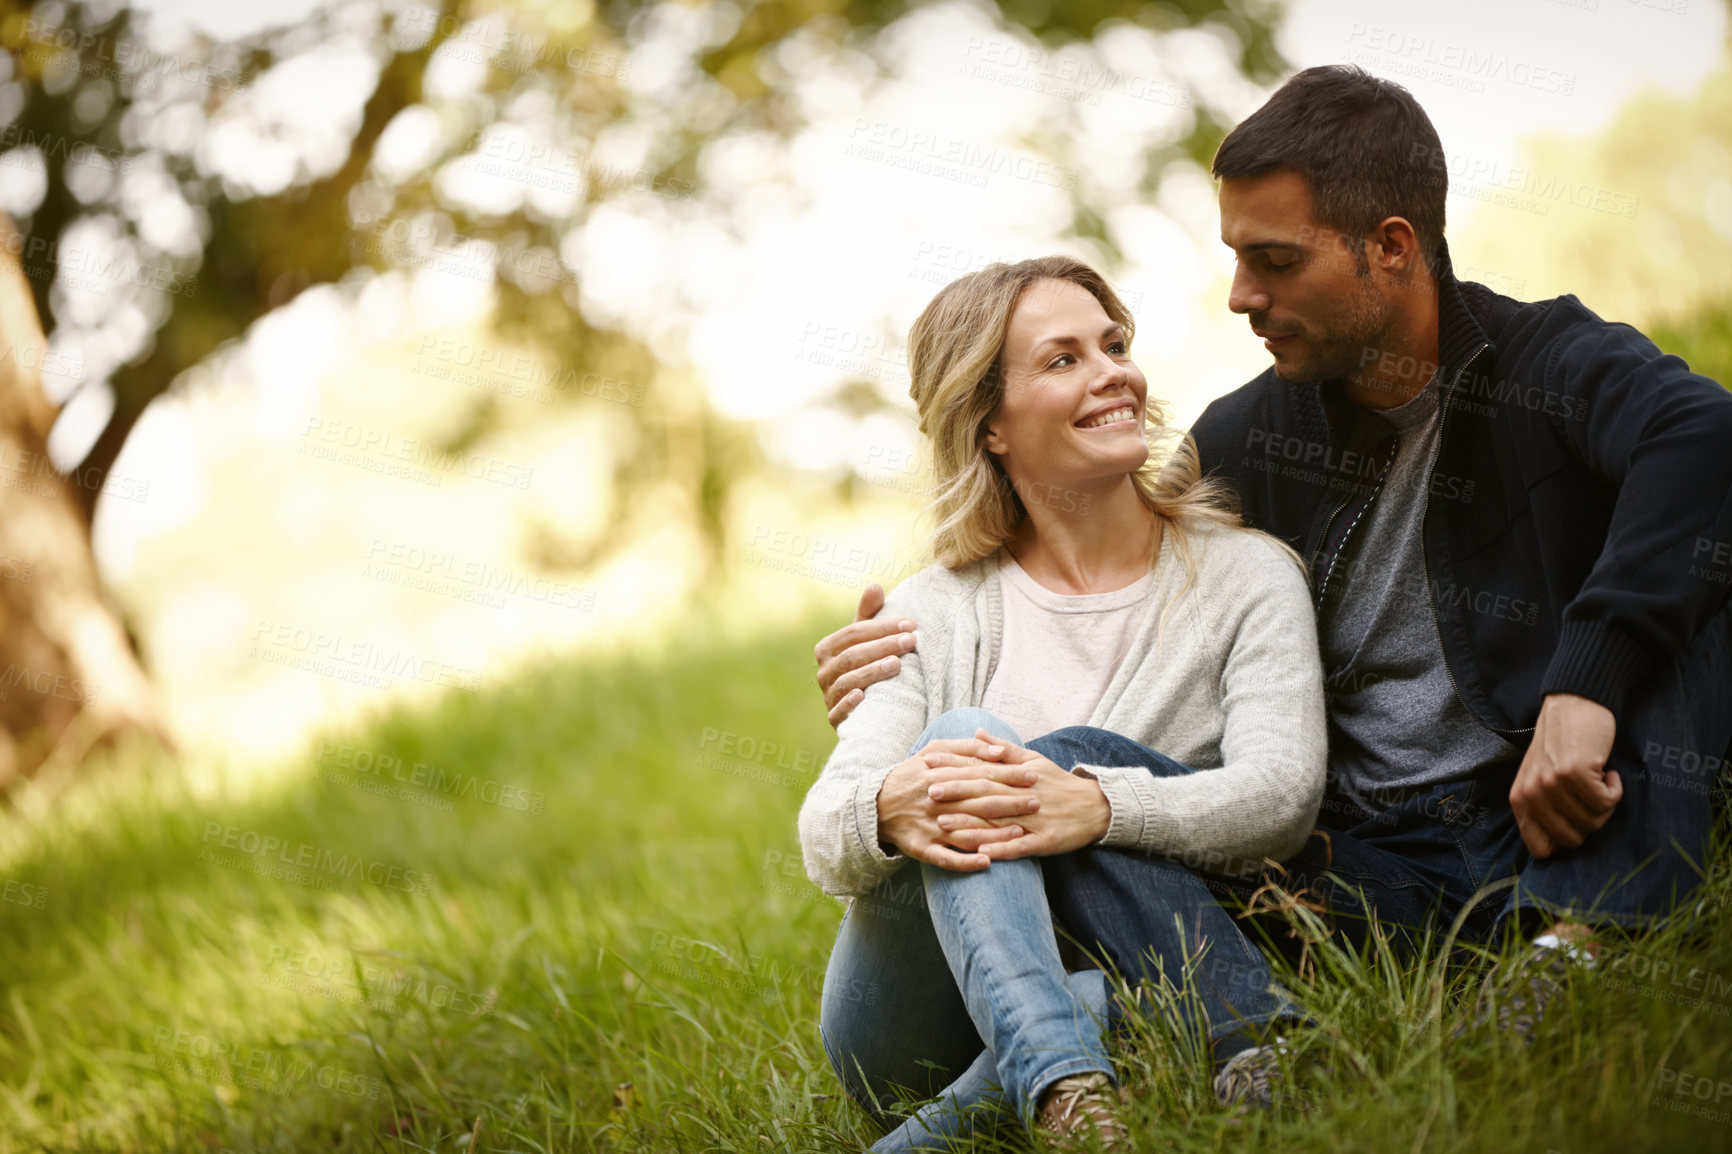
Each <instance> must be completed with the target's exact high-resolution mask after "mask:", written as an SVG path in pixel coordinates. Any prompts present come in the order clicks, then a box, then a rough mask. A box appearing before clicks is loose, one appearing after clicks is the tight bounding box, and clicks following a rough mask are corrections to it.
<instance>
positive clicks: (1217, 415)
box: [1191, 256, 1732, 744]
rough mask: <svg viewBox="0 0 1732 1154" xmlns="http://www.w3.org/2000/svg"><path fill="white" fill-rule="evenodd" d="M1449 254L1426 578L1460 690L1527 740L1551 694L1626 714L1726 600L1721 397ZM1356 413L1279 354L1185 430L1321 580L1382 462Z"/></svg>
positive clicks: (1586, 315)
mask: <svg viewBox="0 0 1732 1154" xmlns="http://www.w3.org/2000/svg"><path fill="white" fill-rule="evenodd" d="M1442 267H1443V272H1442V273H1441V275H1440V279H1439V281H1438V322H1439V323H1438V345H1439V358H1438V359H1439V361H1440V362H1441V371H1442V380H1441V386H1442V388H1443V391H1444V392H1443V397H1442V406H1443V416H1442V421H1443V427H1442V430H1441V432H1440V435H1439V445H1438V450H1437V456H1436V460H1435V462H1434V464H1433V467H1432V474H1431V484H1430V487H1429V498H1428V503H1427V508H1426V513H1425V530H1424V551H1425V563H1426V570H1427V574H1428V576H1429V578H1430V587H1431V594H1432V603H1433V605H1434V607H1435V610H1436V613H1437V624H1438V635H1439V637H1440V638H1441V639H1442V642H1443V652H1444V658H1445V663H1446V665H1447V667H1448V670H1449V674H1450V678H1451V680H1452V681H1453V682H1454V683H1455V686H1456V690H1457V693H1458V694H1459V695H1460V697H1461V700H1462V702H1463V703H1464V704H1465V705H1466V706H1467V708H1468V709H1469V710H1470V711H1471V712H1472V713H1473V715H1474V716H1475V717H1477V718H1478V719H1479V720H1480V722H1481V723H1482V724H1484V725H1486V726H1487V727H1489V728H1491V729H1493V730H1496V731H1498V732H1500V733H1502V734H1504V735H1505V736H1506V737H1508V738H1510V739H1511V740H1513V741H1516V742H1517V743H1518V744H1525V742H1526V740H1527V737H1528V735H1529V734H1530V733H1531V731H1532V729H1533V726H1534V721H1535V719H1536V718H1537V717H1538V715H1539V708H1540V702H1541V699H1542V698H1543V697H1544V696H1545V695H1546V694H1548V693H1574V694H1579V695H1581V696H1583V697H1587V698H1590V699H1592V700H1594V701H1597V702H1600V703H1601V704H1602V705H1605V706H1607V707H1608V708H1610V709H1612V710H1613V711H1614V712H1615V713H1618V714H1619V715H1620V716H1622V707H1623V705H1624V702H1625V698H1626V696H1627V695H1628V694H1629V691H1630V690H1631V688H1632V687H1633V686H1635V685H1636V684H1637V683H1638V682H1640V681H1641V680H1642V679H1643V677H1644V675H1646V674H1647V673H1648V672H1649V671H1650V670H1652V669H1655V668H1656V667H1658V666H1660V665H1662V664H1665V663H1669V662H1672V661H1673V660H1675V659H1678V658H1680V657H1681V656H1682V655H1683V654H1684V653H1685V651H1686V650H1688V649H1689V647H1690V645H1691V642H1692V640H1693V639H1694V637H1695V636H1696V634H1697V632H1698V630H1700V629H1701V627H1702V626H1703V625H1704V624H1705V623H1706V622H1707V621H1708V620H1709V619H1710V618H1711V617H1713V615H1714V614H1715V613H1716V612H1717V611H1718V610H1719V609H1720V607H1721V606H1722V605H1724V603H1725V601H1726V598H1727V595H1728V592H1729V591H1732V393H1728V392H1727V391H1726V390H1725V389H1723V388H1721V387H1720V386H1719V385H1718V384H1716V383H1715V382H1714V381H1712V380H1709V379H1708V378H1706V377H1703V376H1700V375H1698V374H1695V373H1692V372H1691V371H1690V369H1689V366H1687V365H1686V364H1685V363H1684V362H1683V361H1682V360H1680V359H1679V358H1678V357H1675V356H1670V355H1667V354H1664V353H1662V352H1660V350H1659V349H1658V348H1656V347H1655V346H1654V344H1653V342H1652V341H1650V340H1648V339H1647V338H1646V337H1644V336H1643V335H1642V334H1641V333H1639V332H1637V331H1636V330H1635V329H1633V328H1631V327H1630V326H1628V325H1623V324H1612V323H1609V322H1607V321H1604V320H1601V319H1600V318H1599V317H1598V316H1596V315H1594V313H1593V312H1591V311H1590V310H1589V309H1588V308H1587V307H1586V306H1584V305H1583V304H1582V303H1581V302H1580V301H1579V300H1577V299H1576V298H1575V297H1573V296H1563V297H1559V298H1557V299H1556V300H1550V301H1541V302H1536V303H1531V304H1529V303H1523V302H1521V301H1516V300H1511V299H1510V298H1508V297H1505V296H1500V295H1498V294H1497V293H1494V292H1492V291H1491V290H1490V289H1488V288H1486V287H1485V286H1484V285H1479V284H1474V283H1472V282H1467V281H1458V280H1457V279H1455V277H1454V275H1453V274H1452V273H1450V272H1449V268H1448V259H1447V256H1446V257H1445V260H1444V261H1443V262H1442ZM1370 355H1373V354H1368V356H1370ZM1385 367H1386V368H1394V369H1397V370H1398V371H1400V372H1405V373H1410V374H1411V373H1413V372H1415V371H1417V372H1419V373H1425V372H1426V371H1428V370H1429V366H1425V367H1423V368H1419V367H1417V366H1412V365H1399V364H1395V365H1386V366H1385ZM1416 379H1417V380H1420V381H1423V380H1424V379H1425V377H1424V376H1423V375H1420V376H1418V377H1417V378H1416ZM1351 413H1352V409H1351V406H1350V405H1349V404H1348V402H1347V401H1346V400H1345V399H1344V398H1343V397H1342V395H1341V390H1340V385H1339V383H1338V382H1326V383H1324V384H1321V385H1317V384H1310V385H1302V384H1292V383H1290V382H1287V381H1283V380H1281V379H1280V378H1278V377H1277V376H1276V375H1275V372H1274V369H1273V368H1271V369H1269V370H1268V371H1266V372H1264V373H1263V375H1262V376H1260V377H1258V378H1257V379H1256V380H1253V381H1252V382H1250V383H1249V384H1247V385H1245V386H1244V387H1242V388H1240V389H1237V390H1235V391H1234V392H1232V393H1229V394H1228V395H1227V396H1225V397H1222V398H1220V399H1219V400H1217V401H1215V402H1214V403H1213V404H1211V405H1210V406H1209V407H1208V409H1207V410H1205V411H1204V413H1203V415H1202V417H1201V418H1200V419H1199V420H1198V421H1197V423H1196V425H1195V426H1194V427H1193V428H1192V430H1191V432H1192V435H1193V436H1194V437H1195V438H1196V442H1197V449H1198V454H1199V457H1200V458H1201V461H1202V465H1203V469H1204V471H1205V472H1211V473H1218V474H1221V475H1223V476H1225V477H1227V478H1229V479H1230V480H1232V482H1233V483H1234V484H1235V486H1236V487H1237V488H1238V491H1239V494H1240V497H1241V499H1242V500H1243V503H1244V512H1245V519H1246V521H1247V523H1248V524H1250V525H1252V526H1254V527H1256V528H1259V529H1265V530H1267V531H1269V532H1270V533H1273V534H1274V535H1276V536H1278V537H1280V538H1282V539H1283V540H1285V541H1286V542H1287V543H1288V544H1290V545H1292V546H1293V547H1294V548H1295V549H1297V550H1298V551H1299V553H1300V555H1301V556H1303V557H1304V558H1305V559H1306V560H1307V562H1310V563H1311V564H1312V567H1313V573H1314V574H1320V573H1324V572H1326V571H1327V570H1328V569H1329V568H1330V565H1331V561H1332V559H1333V558H1332V555H1333V554H1335V553H1337V552H1338V551H1339V550H1340V548H1341V544H1342V541H1343V540H1344V534H1346V533H1347V532H1350V529H1349V528H1348V525H1349V523H1350V522H1351V520H1352V510H1353V509H1357V508H1358V507H1359V506H1361V505H1363V503H1364V502H1363V500H1362V499H1356V495H1358V497H1360V498H1362V497H1363V495H1364V494H1365V493H1366V492H1367V491H1368V489H1367V487H1368V486H1374V485H1375V484H1376V483H1377V479H1378V471H1379V470H1378V467H1379V465H1381V462H1380V461H1373V460H1371V459H1370V456H1369V455H1367V456H1364V457H1361V456H1358V455H1355V454H1351V453H1348V452H1345V451H1344V450H1343V449H1342V445H1343V440H1344V434H1345V430H1346V429H1347V428H1348V427H1349V422H1350V420H1351ZM1343 506H1350V508H1349V510H1348V512H1347V515H1346V516H1343V517H1341V518H1340V519H1339V522H1338V523H1335V524H1333V525H1332V524H1331V523H1332V522H1333V521H1337V516H1336V515H1337V513H1338V511H1340V510H1342V508H1343Z"/></svg>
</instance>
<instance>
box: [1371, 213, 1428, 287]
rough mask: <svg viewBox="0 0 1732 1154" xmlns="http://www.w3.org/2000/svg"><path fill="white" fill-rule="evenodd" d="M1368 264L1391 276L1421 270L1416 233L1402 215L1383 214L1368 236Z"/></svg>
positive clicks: (1422, 259)
mask: <svg viewBox="0 0 1732 1154" xmlns="http://www.w3.org/2000/svg"><path fill="white" fill-rule="evenodd" d="M1370 240H1371V243H1372V247H1373V250H1374V251H1373V252H1372V254H1371V259H1372V263H1373V264H1375V265H1377V266H1378V268H1380V269H1381V270H1382V271H1383V272H1385V273H1387V274H1389V275H1391V276H1399V277H1411V276H1414V275H1415V274H1417V273H1419V272H1422V271H1423V270H1424V265H1425V261H1424V258H1423V257H1422V256H1421V254H1420V251H1419V236H1418V234H1416V233H1415V232H1414V231H1413V225H1411V224H1409V223H1408V221H1407V218H1406V217H1404V216H1391V217H1385V218H1384V220H1383V222H1382V223H1381V224H1379V225H1378V226H1377V227H1376V228H1375V229H1373V230H1372V233H1371V237H1370Z"/></svg>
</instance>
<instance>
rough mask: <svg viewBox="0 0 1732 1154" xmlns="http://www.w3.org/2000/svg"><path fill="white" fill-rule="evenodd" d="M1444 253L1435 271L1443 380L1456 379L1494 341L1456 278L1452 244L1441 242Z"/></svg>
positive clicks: (1439, 362)
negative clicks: (1452, 260)
mask: <svg viewBox="0 0 1732 1154" xmlns="http://www.w3.org/2000/svg"><path fill="white" fill-rule="evenodd" d="M1441 248H1442V252H1441V256H1440V258H1439V260H1438V262H1437V265H1436V267H1435V268H1434V269H1433V270H1432V271H1433V273H1434V274H1435V275H1436V278H1437V360H1438V365H1439V368H1440V370H1441V371H1442V373H1443V375H1444V381H1445V382H1446V383H1447V382H1450V381H1453V380H1454V379H1455V377H1456V375H1457V374H1458V373H1460V372H1461V370H1462V369H1463V368H1465V367H1466V366H1467V363H1468V362H1469V361H1471V360H1473V359H1474V357H1475V356H1476V355H1478V353H1479V351H1480V350H1481V349H1483V348H1485V347H1486V346H1488V345H1490V344H1491V338H1490V337H1488V336H1486V332H1485V327H1484V326H1483V325H1481V324H1480V323H1479V318H1478V317H1476V316H1474V315H1473V312H1472V310H1471V309H1469V307H1468V303H1467V297H1466V295H1465V294H1464V293H1463V292H1462V282H1461V281H1459V280H1457V279H1456V277H1455V267H1454V265H1453V263H1452V262H1451V261H1450V256H1449V244H1448V243H1447V242H1441Z"/></svg>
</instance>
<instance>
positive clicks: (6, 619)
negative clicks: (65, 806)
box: [0, 215, 158, 790]
mask: <svg viewBox="0 0 1732 1154" xmlns="http://www.w3.org/2000/svg"><path fill="white" fill-rule="evenodd" d="M18 242H19V236H18V233H17V230H16V229H14V228H13V226H12V222H11V221H10V220H7V219H6V218H5V216H3V215H0V244H7V245H15V244H17V243H18ZM0 348H3V349H4V350H5V353H4V356H0V468H3V469H4V470H5V471H6V474H7V475H6V477H5V481H6V483H5V484H4V485H0V650H3V654H0V655H3V656H4V658H5V661H6V668H5V670H4V672H0V790H4V789H6V788H7V787H8V786H10V785H11V784H12V783H13V782H14V781H16V780H17V779H18V778H19V777H20V776H21V775H22V774H24V773H26V772H29V771H33V770H36V769H37V768H39V767H40V766H41V765H43V764H44V763H45V762H48V761H51V760H59V761H63V762H66V763H75V762H76V761H78V760H79V758H81V757H82V755H83V754H84V752H85V751H86V750H88V749H89V748H90V747H91V746H92V745H93V744H95V743H96V742H97V741H99V740H102V739H103V738H105V737H108V736H110V735H112V734H115V733H117V732H122V731H129V730H140V729H142V730H143V731H145V732H147V733H152V734H155V733H157V731H158V727H157V723H156V708H155V705H154V703H153V701H152V698H151V693H150V686H149V684H148V683H147V682H146V680H145V677H144V671H143V670H142V669H140V668H139V665H138V661H137V660H136V659H135V658H134V656H133V652H132V648H131V646H130V645H129V644H128V643H127V638H126V634H125V632H124V631H123V630H122V629H121V627H120V622H119V620H118V619H117V618H116V617H115V615H114V612H113V610H112V609H111V608H110V606H109V605H108V602H107V601H106V600H105V599H104V597H103V592H102V586H101V583H100V581H98V579H97V575H96V564H95V560H94V559H93V558H92V557H91V555H90V544H89V541H88V540H87V539H86V536H85V533H84V525H83V523H82V522H81V521H80V519H79V517H78V513H77V510H76V508H75V507H74V502H73V497H72V493H71V491H70V490H69V489H68V488H67V486H66V485H65V483H64V482H63V481H62V479H61V477H60V476H59V474H58V473H56V472H55V470H54V468H53V467H52V466H51V465H50V464H49V462H48V452H47V438H48V430H49V427H50V425H51V424H52V423H53V420H54V411H53V407H52V406H51V405H50V404H49V403H48V399H47V398H46V397H44V396H43V394H42V381H41V372H42V367H43V364H44V362H45V361H46V360H47V359H48V358H49V356H50V354H49V353H48V342H47V340H46V339H45V338H44V337H43V334H42V325H41V323H40V321H39V320H38V319H37V316H36V306H35V304H34V303H33V302H32V300H31V297H30V290H29V288H28V287H27V285H26V283H25V280H24V277H23V276H22V275H20V273H19V271H18V267H17V266H16V265H13V266H10V267H8V266H5V265H0Z"/></svg>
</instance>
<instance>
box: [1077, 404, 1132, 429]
mask: <svg viewBox="0 0 1732 1154" xmlns="http://www.w3.org/2000/svg"><path fill="white" fill-rule="evenodd" d="M1137 424H1138V421H1137V406H1136V405H1135V404H1134V403H1132V402H1129V401H1126V402H1124V403H1122V404H1115V405H1113V406H1111V407H1110V408H1104V409H1096V410H1095V411H1094V412H1092V413H1090V414H1089V415H1088V416H1086V417H1084V418H1083V419H1082V420H1080V421H1077V422H1076V427H1077V428H1079V429H1087V430H1091V431H1092V430H1095V429H1114V428H1135V427H1136V426H1137Z"/></svg>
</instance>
